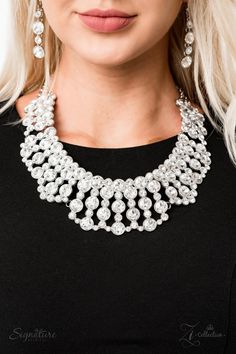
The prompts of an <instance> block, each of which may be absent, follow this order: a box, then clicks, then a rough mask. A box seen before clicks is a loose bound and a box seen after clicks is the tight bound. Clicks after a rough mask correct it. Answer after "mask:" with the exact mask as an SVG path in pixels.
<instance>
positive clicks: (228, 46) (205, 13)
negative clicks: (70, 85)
mask: <svg viewBox="0 0 236 354" xmlns="http://www.w3.org/2000/svg"><path fill="white" fill-rule="evenodd" d="M9 1H10V21H9V33H10V37H9V41H8V47H7V51H6V53H5V61H4V65H2V68H1V69H0V102H2V101H5V100H6V101H7V102H6V103H5V104H4V105H3V106H2V107H1V109H0V114H2V113H3V112H4V111H5V110H6V109H7V108H8V107H10V106H11V105H12V104H14V102H15V101H16V100H17V99H18V97H19V96H20V95H21V94H28V93H30V92H32V91H34V90H36V89H39V88H41V87H42V85H43V84H44V83H46V84H48V83H49V82H50V77H51V75H52V74H53V73H54V72H55V69H56V68H57V65H58V63H59V61H60V56H61V44H62V43H61V41H60V39H59V38H57V37H56V35H55V33H54V32H53V31H52V29H51V28H50V26H49V24H48V22H47V21H46V19H44V20H45V34H44V36H45V37H44V48H45V53H46V54H45V58H44V60H37V59H35V58H34V56H33V54H32V48H33V46H34V36H33V33H32V24H33V22H34V12H35V10H36V6H37V0H33V1H31V0H9ZM188 6H189V13H190V16H191V18H192V21H193V30H194V34H195V43H194V52H193V65H192V67H191V68H190V69H188V70H184V69H182V67H181V65H180V61H181V59H182V57H183V51H184V35H185V31H184V30H185V21H186V17H185V7H186V4H184V3H183V6H182V7H181V10H180V12H179V14H178V16H177V18H176V21H175V22H174V24H173V26H172V28H171V29H170V42H169V64H170V69H171V72H172V75H173V77H174V79H175V82H176V84H177V85H178V86H179V87H181V88H182V89H183V90H184V91H185V94H186V95H187V96H188V98H189V99H190V101H192V102H195V103H196V104H197V105H199V106H200V107H201V108H202V109H203V111H204V113H205V114H206V116H207V117H208V118H209V120H210V122H211V123H212V125H213V126H214V127H215V129H216V130H218V131H219V132H220V133H222V135H223V137H224V142H225V145H226V147H227V150H228V153H229V156H230V158H231V160H232V162H233V164H234V165H235V166H236V136H235V128H236V40H235V33H236V0H224V1H222V0H189V2H188ZM18 123H19V121H18Z"/></svg>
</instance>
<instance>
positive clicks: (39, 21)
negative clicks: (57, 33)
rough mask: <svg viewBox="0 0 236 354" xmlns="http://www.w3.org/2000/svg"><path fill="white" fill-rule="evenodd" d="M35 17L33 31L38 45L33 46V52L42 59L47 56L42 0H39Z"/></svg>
mask: <svg viewBox="0 0 236 354" xmlns="http://www.w3.org/2000/svg"><path fill="white" fill-rule="evenodd" d="M34 17H35V22H34V23H33V32H34V34H35V35H36V36H35V38H34V41H35V43H36V45H35V46H34V48H33V54H34V56H35V57H36V58H38V59H42V58H44V56H45V53H44V49H43V47H42V34H43V32H44V24H43V7H42V0H39V4H37V9H36V11H35V13H34Z"/></svg>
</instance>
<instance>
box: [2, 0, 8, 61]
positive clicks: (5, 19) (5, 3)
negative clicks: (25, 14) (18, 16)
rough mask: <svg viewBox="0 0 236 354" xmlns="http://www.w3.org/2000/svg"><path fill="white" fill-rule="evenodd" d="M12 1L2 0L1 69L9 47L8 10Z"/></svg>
mask: <svg viewBox="0 0 236 354" xmlns="http://www.w3.org/2000/svg"><path fill="white" fill-rule="evenodd" d="M9 3H10V0H0V67H1V66H2V61H3V58H4V57H5V51H6V46H7V32H8V31H7V30H6V28H7V23H8V9H9Z"/></svg>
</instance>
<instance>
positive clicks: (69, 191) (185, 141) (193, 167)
mask: <svg viewBox="0 0 236 354" xmlns="http://www.w3.org/2000/svg"><path fill="white" fill-rule="evenodd" d="M178 90H179V92H180V97H179V98H178V99H177V100H176V105H177V106H178V107H179V110H180V115H181V131H180V133H179V134H178V135H177V141H176V143H175V146H174V148H173V149H172V152H171V153H170V155H169V156H168V158H167V159H166V160H165V161H164V162H163V164H160V165H159V166H157V168H156V169H154V170H153V171H151V172H147V173H146V174H145V176H137V177H136V178H134V179H132V178H128V179H126V180H123V179H120V178H118V179H115V180H112V179H111V178H103V177H102V176H100V175H95V176H94V175H93V174H92V172H90V171H86V170H85V169H84V168H83V167H81V166H80V165H79V164H78V163H77V162H74V161H73V159H72V157H71V156H69V155H68V153H67V151H66V150H64V148H63V144H62V143H61V142H60V141H59V138H58V136H57V131H56V129H55V127H54V113H53V112H54V105H55V101H56V95H55V94H54V93H53V92H52V91H49V89H48V86H46V84H44V85H43V88H42V89H40V91H39V94H38V95H37V97H36V99H34V100H32V101H31V102H30V103H29V104H28V105H27V106H26V107H25V109H24V112H25V116H24V119H23V120H22V124H23V125H24V126H25V127H26V129H25V131H24V135H25V139H24V142H23V143H21V144H20V147H21V151H20V154H21V157H22V161H23V163H24V164H25V165H26V167H27V169H28V171H29V172H30V173H31V176H32V177H33V178H35V179H36V180H37V182H38V187H37V191H38V192H39V196H40V198H41V199H43V200H47V201H48V202H57V203H65V205H66V206H67V207H68V208H69V210H70V211H69V214H68V217H69V219H71V220H73V221H74V222H75V223H76V224H78V225H80V227H81V228H82V229H83V230H86V231H88V230H91V229H92V230H95V231H97V230H99V229H104V230H106V231H108V232H112V233H113V234H115V235H122V234H123V233H125V232H130V231H131V230H133V229H135V230H138V231H145V230H146V231H154V230H155V229H156V228H157V227H158V226H160V225H161V224H162V223H163V222H164V221H167V220H168V219H169V215H168V214H167V211H168V210H169V209H170V208H171V207H172V205H174V204H175V205H188V204H190V203H195V201H196V197H197V195H198V193H197V187H198V185H199V184H201V183H202V181H203V179H204V178H205V177H206V174H207V172H208V170H210V164H211V158H210V156H211V153H210V152H208V151H207V149H206V145H207V143H206V140H205V136H206V135H207V130H206V128H205V127H204V124H203V123H204V120H205V117H204V115H203V114H201V113H200V112H199V110H198V109H197V108H195V107H193V106H192V105H191V103H190V102H189V101H188V99H187V98H186V97H185V96H184V94H183V91H182V89H180V88H178Z"/></svg>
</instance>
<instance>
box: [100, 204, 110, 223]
mask: <svg viewBox="0 0 236 354" xmlns="http://www.w3.org/2000/svg"><path fill="white" fill-rule="evenodd" d="M110 216H111V211H110V209H108V208H106V207H102V208H99V209H98V210H97V217H98V219H99V220H108V219H109V218H110Z"/></svg>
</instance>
